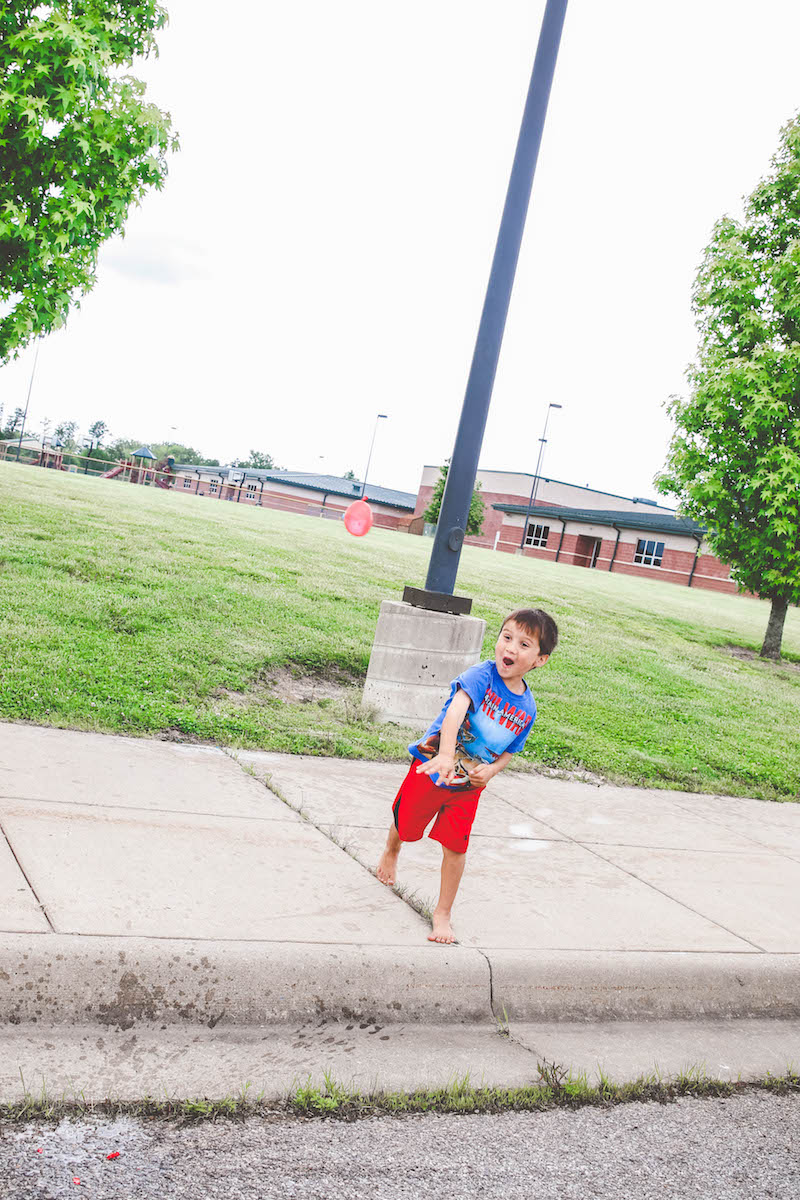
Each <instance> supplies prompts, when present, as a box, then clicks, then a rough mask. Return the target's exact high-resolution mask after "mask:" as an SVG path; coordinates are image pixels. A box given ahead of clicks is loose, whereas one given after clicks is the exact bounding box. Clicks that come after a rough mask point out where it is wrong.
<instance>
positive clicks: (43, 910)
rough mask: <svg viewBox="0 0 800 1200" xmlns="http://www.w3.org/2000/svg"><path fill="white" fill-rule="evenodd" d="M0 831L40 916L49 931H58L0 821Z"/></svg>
mask: <svg viewBox="0 0 800 1200" xmlns="http://www.w3.org/2000/svg"><path fill="white" fill-rule="evenodd" d="M0 833H2V835H3V837H4V839H5V843H6V845H7V846H8V849H9V851H10V852H11V856H12V858H13V859H14V862H15V863H16V864H17V866H18V867H19V869H20V874H21V875H22V878H23V879H24V880H25V882H26V883H27V885H28V887H29V888H30V889H31V894H32V896H33V898H34V900H35V901H36V907H37V908H38V910H39V912H40V913H41V914H42V916H43V917H44V919H45V921H47V924H48V925H49V926H50V932H51V933H57V932H58V930H57V929H56V927H55V925H54V924H53V922H52V921H51V920H50V914H49V913H48V911H47V906H46V905H45V904H43V903H42V901H41V900H40V899H39V895H38V893H37V891H36V888H35V887H34V886H33V884H32V883H31V880H30V878H29V877H28V873H27V871H26V870H25V868H24V867H23V865H22V863H21V862H20V860H19V858H18V856H17V852H16V850H15V849H14V847H13V846H12V845H11V839H10V838H9V836H8V834H7V833H6V831H5V829H4V828H3V825H2V823H0Z"/></svg>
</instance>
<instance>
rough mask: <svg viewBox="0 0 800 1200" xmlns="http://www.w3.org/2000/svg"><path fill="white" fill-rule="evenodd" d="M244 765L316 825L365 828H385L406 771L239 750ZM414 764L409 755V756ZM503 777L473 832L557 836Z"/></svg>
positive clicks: (402, 766) (400, 766)
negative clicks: (515, 800)
mask: <svg viewBox="0 0 800 1200" xmlns="http://www.w3.org/2000/svg"><path fill="white" fill-rule="evenodd" d="M235 755H236V758H237V760H238V761H239V762H241V763H242V764H244V765H246V766H248V767H249V768H250V769H252V770H253V771H255V772H256V775H257V776H258V778H260V779H262V780H264V781H265V782H268V783H269V784H271V785H272V786H273V787H275V788H277V789H278V791H279V793H280V794H281V795H283V796H285V797H286V798H287V800H289V801H290V803H291V804H294V805H296V806H297V807H302V809H303V811H304V812H305V813H307V814H308V816H309V817H310V819H311V820H312V821H314V823H315V824H317V825H326V826H335V825H348V826H351V825H352V826H361V827H362V828H365V829H367V828H371V829H382V830H384V831H385V830H387V829H388V828H389V825H390V824H391V820H392V803H393V801H394V798H395V796H396V795H397V791H398V789H399V787H400V784H401V783H402V782H403V779H404V777H405V774H406V772H407V771H408V765H409V763H408V762H405V763H361V762H348V761H341V760H337V759H328V758H325V759H321V758H312V757H307V756H306V757H300V756H298V757H296V758H292V757H289V756H288V755H285V754H267V753H262V752H260V751H247V750H237V751H235ZM409 762H410V759H409ZM499 783H500V780H499V779H498V780H495V781H493V782H492V783H491V784H490V786H489V787H488V788H487V789H486V791H485V792H484V794H483V796H482V798H481V802H480V805H479V806H478V816H477V818H476V822H475V832H476V833H481V834H484V835H486V836H495V837H529V838H556V839H558V840H562V838H561V835H560V834H553V832H552V830H550V829H549V828H548V827H547V826H546V825H543V824H541V822H539V821H536V820H534V819H532V818H531V817H529V816H527V815H526V814H521V813H520V812H519V810H518V809H517V808H515V807H512V806H511V805H510V804H507V803H506V801H505V800H503V799H502V797H501V795H500V791H499Z"/></svg>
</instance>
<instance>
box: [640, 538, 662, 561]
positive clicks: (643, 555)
mask: <svg viewBox="0 0 800 1200" xmlns="http://www.w3.org/2000/svg"><path fill="white" fill-rule="evenodd" d="M663 557H664V543H663V542H647V541H645V539H644V538H639V541H638V542H637V543H636V553H635V554H634V556H633V561H634V562H635V563H641V565H642V566H643V567H660V566H661V559H662V558H663Z"/></svg>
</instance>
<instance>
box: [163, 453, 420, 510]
mask: <svg viewBox="0 0 800 1200" xmlns="http://www.w3.org/2000/svg"><path fill="white" fill-rule="evenodd" d="M175 469H176V470H177V471H182V470H186V471H207V472H209V473H210V474H212V475H221V476H222V477H223V478H225V479H227V478H228V476H229V475H230V474H231V472H234V473H236V474H237V475H241V477H242V479H243V480H244V479H252V480H257V481H259V482H260V481H262V480H263V481H264V482H265V483H266V482H267V481H269V482H270V483H285V484H287V485H288V486H289V487H302V488H309V489H310V490H311V491H312V492H323V493H326V494H327V495H330V496H344V497H345V499H348V500H358V499H360V497H361V481H360V480H352V479H343V478H342V477H341V475H319V474H317V472H316V471H263V470H259V469H257V468H253V467H209V466H206V465H204V464H202V463H198V464H197V465H195V464H194V463H177V464H176V467H175ZM366 499H367V500H372V501H374V502H375V503H376V504H389V505H391V506H392V507H393V508H405V509H408V510H409V512H413V511H414V508H415V507H416V503H417V497H416V495H415V494H414V493H412V492H398V491H395V490H394V489H393V488H385V487H379V486H378V485H377V484H373V483H368V484H367V495H366Z"/></svg>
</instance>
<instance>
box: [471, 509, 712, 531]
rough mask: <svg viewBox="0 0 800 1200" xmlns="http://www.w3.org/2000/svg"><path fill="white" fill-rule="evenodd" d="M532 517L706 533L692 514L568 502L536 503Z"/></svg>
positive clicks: (582, 523) (628, 527) (512, 511)
mask: <svg viewBox="0 0 800 1200" xmlns="http://www.w3.org/2000/svg"><path fill="white" fill-rule="evenodd" d="M492 508H496V509H498V510H499V511H500V512H505V513H516V514H519V515H520V516H522V517H524V516H525V513H526V512H527V511H528V506H527V504H493V505H492ZM531 516H535V517H536V518H537V519H538V518H539V517H551V518H555V519H556V520H559V521H577V522H578V524H579V525H621V526H622V527H623V528H624V529H634V530H635V529H638V530H641V532H642V533H677V534H684V535H685V536H686V537H698V536H701V535H702V534H704V533H705V532H706V530H705V527H704V526H703V525H698V523H697V521H693V520H692V519H691V517H679V516H678V515H677V514H675V515H674V516H673V515H670V514H669V513H662V512H653V511H652V509H651V510H650V511H649V512H648V511H647V509H642V511H641V512H612V511H609V510H608V509H604V508H568V507H566V506H565V505H558V506H551V505H544V504H535V505H534V506H533V508H532V509H531Z"/></svg>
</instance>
